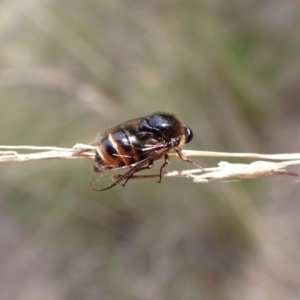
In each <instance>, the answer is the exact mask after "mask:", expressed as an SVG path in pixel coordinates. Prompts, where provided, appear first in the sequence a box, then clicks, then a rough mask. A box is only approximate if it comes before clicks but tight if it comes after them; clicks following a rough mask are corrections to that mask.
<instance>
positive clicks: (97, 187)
mask: <svg viewBox="0 0 300 300" xmlns="http://www.w3.org/2000/svg"><path fill="white" fill-rule="evenodd" d="M124 169H125V170H126V169H127V170H128V167H124V168H116V169H112V170H109V171H107V172H101V173H97V174H96V175H95V176H94V178H93V179H92V181H91V185H90V188H91V189H92V190H93V191H104V190H107V189H109V188H111V187H113V186H115V185H116V182H117V180H118V178H119V177H120V176H122V174H124ZM125 173H126V171H125Z"/></svg>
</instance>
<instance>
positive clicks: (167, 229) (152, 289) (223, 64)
mask: <svg viewBox="0 0 300 300" xmlns="http://www.w3.org/2000/svg"><path fill="white" fill-rule="evenodd" d="M299 25H300V2H299V1H296V0H287V1H279V0H273V1H269V0H259V1H258V0H257V1H255V0H253V1H250V0H244V1H236V0H231V1H209V0H187V1H157V0H154V1H135V0H131V1H116V0H112V1H101V0H98V1H94V0H89V1H84V0H75V1H74V0H72V1H71V0H65V1H58V0H42V1H37V0H26V1H20V0H19V1H18V0H9V1H8V0H7V1H1V3H0V128H1V133H0V144H1V145H36V146H59V147H72V146H73V145H74V144H76V143H88V142H90V141H92V140H93V139H94V138H95V136H96V134H97V133H98V132H99V131H103V130H105V129H107V128H108V127H109V126H113V125H115V124H118V123H120V122H123V121H126V120H128V119H131V118H135V117H138V116H143V115H145V114H148V113H150V112H153V111H161V110H167V111H171V112H174V113H176V114H178V115H179V116H180V117H181V118H182V120H183V121H184V122H185V123H186V124H187V125H188V126H190V127H191V128H192V129H193V131H194V139H193V141H192V142H191V143H190V144H188V145H187V146H186V147H185V149H193V150H211V151H228V152H258V153H288V152H295V153H296V152H299V150H298V149H299V147H300V142H299V139H298V136H299V131H300V130H299V117H300V105H299V104H300V52H299V51H300V36H299ZM194 160H195V162H196V163H197V164H200V165H201V166H203V167H209V166H215V165H216V163H217V162H218V160H211V159H207V158H200V157H199V158H195V159H194ZM157 164H158V165H160V163H159V162H158V163H157ZM189 167H190V166H187V165H186V164H185V163H184V162H182V161H180V160H177V159H174V160H172V163H171V165H169V166H168V170H182V169H187V168H189ZM0 177H1V180H0V241H1V242H0V265H1V268H0V298H1V299H2V300H3V299H4V300H6V299H7V300H8V299H24V300H25V299H51V300H52V299H58V300H60V299H72V300H73V299H123V300H127V299H128V300H129V299H130V300H135V299H145V300H150V299H151V300H152V299H155V300H160V299H162V300H163V299H172V300H177V299H178V300H179V299H185V300H194V299H195V300H196V299H222V300H226V299H234V300H235V299H246V300H248V299H249V300H250V299H258V300H260V299H273V300H276V299H299V295H300V252H299V248H300V218H299V213H300V198H299V183H296V182H295V181H294V180H293V179H291V178H287V177H277V178H273V177H272V178H271V177H270V178H262V179H258V180H251V181H250V180H249V181H238V182H215V183H210V184H206V185H204V184H195V183H193V182H192V181H190V180H187V179H178V178H165V179H163V182H162V183H161V184H157V183H156V182H155V180H154V179H147V180H136V181H134V180H132V181H130V182H129V183H128V184H127V186H126V188H123V187H122V186H117V187H115V188H113V189H111V190H108V191H106V192H93V191H91V190H90V188H89V185H90V181H91V180H92V178H93V171H92V162H91V161H88V160H50V161H37V162H28V163H6V164H1V167H0Z"/></svg>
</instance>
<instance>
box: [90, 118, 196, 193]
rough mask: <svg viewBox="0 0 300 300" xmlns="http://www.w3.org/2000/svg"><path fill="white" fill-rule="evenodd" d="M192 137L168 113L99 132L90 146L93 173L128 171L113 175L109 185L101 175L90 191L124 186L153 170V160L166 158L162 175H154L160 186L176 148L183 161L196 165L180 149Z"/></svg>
mask: <svg viewBox="0 0 300 300" xmlns="http://www.w3.org/2000/svg"><path fill="white" fill-rule="evenodd" d="M192 138H193V132H192V130H191V129H190V128H189V127H188V126H186V125H184V124H183V123H182V121H181V120H180V119H179V118H178V117H177V116H176V115H175V114H172V113H168V112H156V113H153V114H150V115H147V116H145V117H141V118H136V119H132V120H129V121H127V122H124V123H121V124H119V125H116V126H114V127H111V128H110V129H108V130H107V131H105V132H103V133H99V134H98V135H97V137H96V140H95V141H94V142H92V143H91V144H92V145H94V146H96V154H95V159H94V171H95V172H97V173H100V175H101V174H102V175H104V174H107V173H111V172H113V171H117V172H120V170H122V169H126V168H129V170H127V171H126V172H125V173H124V174H123V175H117V176H111V177H110V178H113V179H112V180H111V182H109V183H104V179H103V178H101V176H100V177H98V178H97V179H94V180H93V181H92V183H91V189H92V190H95V191H104V190H107V189H110V188H112V187H114V186H115V185H117V184H119V183H121V182H123V183H122V185H123V186H125V184H126V183H127V182H128V180H129V179H130V178H131V177H132V176H133V175H134V174H135V173H137V172H139V171H142V170H145V169H151V167H152V166H153V163H154V161H156V160H158V159H160V158H162V157H164V163H163V164H162V165H161V167H160V171H159V174H158V175H154V176H158V177H159V180H158V183H160V182H161V179H162V171H163V169H164V167H165V166H166V165H167V164H168V163H169V156H168V152H169V151H170V150H172V149H173V150H174V151H175V152H176V153H177V154H178V156H179V157H180V158H181V159H182V160H183V161H187V162H189V163H192V164H194V163H193V161H192V160H190V159H188V158H187V157H185V156H184V155H183V153H182V151H181V148H180V147H181V146H182V145H184V144H186V143H189V142H190V141H191V140H192ZM194 165H195V164H194ZM102 179H103V180H102ZM103 184H104V187H103Z"/></svg>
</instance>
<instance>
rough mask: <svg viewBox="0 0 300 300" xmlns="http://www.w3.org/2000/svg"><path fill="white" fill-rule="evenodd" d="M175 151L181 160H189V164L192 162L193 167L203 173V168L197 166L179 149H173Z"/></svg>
mask: <svg viewBox="0 0 300 300" xmlns="http://www.w3.org/2000/svg"><path fill="white" fill-rule="evenodd" d="M174 150H175V152H176V153H177V154H178V156H179V157H180V158H181V159H182V160H183V161H186V162H189V163H191V164H193V165H194V166H195V167H197V168H199V169H201V171H202V172H203V173H204V172H205V171H204V169H203V168H202V167H201V166H198V165H197V164H195V163H194V162H193V161H192V160H191V159H188V158H187V157H186V156H185V155H184V154H183V153H182V151H181V149H180V148H179V149H174Z"/></svg>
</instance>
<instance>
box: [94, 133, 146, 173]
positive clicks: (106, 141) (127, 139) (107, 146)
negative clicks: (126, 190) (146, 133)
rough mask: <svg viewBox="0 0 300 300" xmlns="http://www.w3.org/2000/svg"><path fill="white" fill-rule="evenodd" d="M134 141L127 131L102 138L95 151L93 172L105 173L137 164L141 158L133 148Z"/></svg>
mask: <svg viewBox="0 0 300 300" xmlns="http://www.w3.org/2000/svg"><path fill="white" fill-rule="evenodd" d="M135 139H136V137H135V135H134V133H132V132H130V131H129V130H119V131H116V132H112V133H110V134H108V135H107V136H106V137H104V138H103V139H102V140H101V142H100V144H99V145H98V147H97V150H96V156H95V164H94V171H95V172H105V171H108V170H111V169H116V168H121V167H124V166H130V165H131V164H133V163H135V162H138V161H139V160H140V158H141V156H140V155H139V151H138V150H137V149H136V148H135V146H134V144H135V143H134V142H135Z"/></svg>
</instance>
